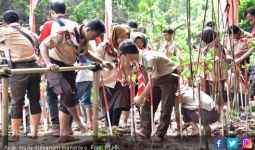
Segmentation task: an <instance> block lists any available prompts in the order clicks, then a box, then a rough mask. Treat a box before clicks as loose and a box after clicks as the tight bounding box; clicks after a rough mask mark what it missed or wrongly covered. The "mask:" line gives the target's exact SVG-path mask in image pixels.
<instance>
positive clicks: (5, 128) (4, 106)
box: [2, 77, 9, 149]
mask: <svg viewBox="0 0 255 150" xmlns="http://www.w3.org/2000/svg"><path fill="white" fill-rule="evenodd" d="M8 82H9V79H8V78H5V77H4V78H2V94H3V96H2V97H3V101H2V115H3V117H2V118H3V120H2V149H5V148H6V147H8V102H9V99H8V98H9V97H8Z"/></svg>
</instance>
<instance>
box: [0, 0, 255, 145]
mask: <svg viewBox="0 0 255 150" xmlns="http://www.w3.org/2000/svg"><path fill="white" fill-rule="evenodd" d="M50 9H51V16H52V19H53V20H52V21H48V22H46V23H45V24H44V26H43V28H42V30H41V35H40V42H41V43H40V47H39V49H40V57H39V58H38V56H36V51H35V49H34V42H35V41H36V39H35V35H34V33H32V32H31V31H30V30H27V29H25V28H23V27H21V26H20V24H19V16H18V14H17V12H15V11H13V10H9V11H6V12H5V13H4V15H3V23H4V25H3V27H1V28H0V46H1V48H2V49H3V50H4V52H5V56H6V57H7V59H8V63H9V67H11V68H12V69H16V68H37V67H39V66H38V62H41V65H44V66H45V67H47V68H48V69H49V72H47V73H45V77H46V79H47V88H46V92H47V104H48V108H49V110H50V116H51V123H52V127H54V128H55V129H56V131H57V132H58V135H59V137H60V139H59V142H70V141H74V140H76V139H75V138H73V137H72V136H70V135H69V134H70V129H71V127H70V117H71V118H73V120H74V121H75V123H76V124H77V126H78V128H79V130H80V131H81V132H86V130H87V129H91V128H93V127H92V108H91V105H92V101H91V96H90V93H91V87H92V80H91V79H88V78H89V74H91V72H86V71H79V72H78V75H77V76H76V72H75V71H68V72H58V69H59V67H67V66H74V65H75V63H76V61H77V60H78V63H79V65H85V64H87V65H88V64H89V63H91V62H96V63H99V64H101V65H102V67H103V68H108V69H103V70H101V71H100V79H98V80H102V81H103V83H104V84H103V85H102V86H100V89H99V94H100V95H99V96H100V101H101V103H102V108H104V107H105V106H106V105H108V107H109V117H110V122H108V124H109V125H112V126H119V123H120V118H121V117H120V116H121V114H123V122H124V123H125V122H127V120H128V117H129V110H130V108H131V106H133V105H135V106H137V107H141V115H140V130H139V131H136V133H135V134H137V135H139V136H141V137H143V138H149V137H150V135H151V132H152V125H151V124H152V123H151V116H153V115H154V114H155V112H156V110H157V108H158V106H159V104H160V103H161V105H160V106H161V108H160V109H161V111H160V118H159V125H158V127H157V130H156V132H155V137H156V139H155V141H158V142H161V141H163V139H164V136H165V135H166V133H167V130H168V128H169V124H170V120H171V114H172V110H173V108H175V115H176V121H177V127H178V128H180V126H181V122H182V120H180V112H182V115H183V119H184V122H187V123H190V125H191V126H192V128H193V129H192V133H191V135H197V134H198V127H197V125H196V123H198V122H199V121H198V120H199V118H200V117H201V115H200V112H199V111H200V104H201V111H202V114H203V115H202V124H203V125H204V126H205V127H206V128H210V127H209V124H211V123H214V122H216V121H217V120H218V119H219V116H220V110H221V109H222V108H221V106H222V104H223V103H224V101H225V102H226V99H227V94H225V93H226V90H225V89H226V88H225V81H226V80H227V79H228V77H229V74H228V67H225V66H228V62H229V60H230V61H232V60H235V63H238V64H239V63H242V62H243V61H244V60H246V59H247V58H248V57H249V56H250V55H251V53H252V52H253V51H254V48H252V47H249V45H248V43H247V39H248V38H249V37H252V35H250V34H248V33H245V32H244V31H242V30H241V29H239V28H238V26H235V25H232V26H230V27H229V29H228V34H229V35H231V36H233V40H230V38H229V39H227V38H226V42H224V43H223V44H222V43H221V41H220V39H219V36H218V34H217V32H215V31H214V28H213V27H207V28H205V29H203V31H202V33H201V34H200V35H199V38H200V39H201V41H203V42H204V47H203V48H202V49H200V50H199V52H200V53H201V56H202V57H207V56H208V55H210V52H211V51H213V60H212V62H213V67H212V68H211V69H209V64H206V63H204V64H203V65H204V67H205V68H206V67H208V68H206V69H208V70H209V71H207V72H205V77H204V80H205V82H204V85H205V87H206V88H205V89H204V92H203V91H202V90H200V89H198V88H195V90H193V89H192V88H191V87H190V85H191V83H189V84H188V86H187V87H186V88H178V87H180V84H181V82H178V81H179V80H180V70H181V67H179V66H176V64H175V63H174V62H173V61H171V57H172V56H178V57H179V58H180V59H181V58H182V51H181V49H180V48H179V46H178V44H176V43H175V42H174V40H173V38H174V32H175V31H174V30H173V29H168V30H164V31H163V36H164V39H165V42H164V43H163V44H162V46H161V47H160V48H159V50H158V51H157V50H153V48H151V47H150V46H148V45H149V37H148V36H147V35H146V34H145V33H142V32H139V31H138V28H137V26H138V25H137V22H135V21H131V22H129V24H128V25H123V24H122V25H115V26H113V27H112V30H111V39H110V40H109V41H108V42H102V43H100V42H99V43H100V44H99V43H97V44H93V43H94V42H95V41H98V37H100V35H101V34H102V33H104V32H105V25H104V23H103V22H102V21H101V20H99V19H93V20H87V21H85V22H84V23H83V24H80V25H79V24H78V23H76V22H74V21H71V20H69V19H67V18H66V17H65V14H66V6H65V4H64V3H63V2H53V3H52V4H51V7H50ZM254 13H255V9H254V8H249V9H247V13H246V14H245V15H246V16H245V17H246V19H247V20H248V21H249V22H250V23H251V24H252V25H254V26H255V21H254V20H255V19H254V18H255V15H254ZM250 18H252V19H250ZM253 32H255V30H254V29H253ZM253 34H254V33H253ZM96 39H97V40H96ZM99 41H100V40H99ZM233 41H234V43H232V42H233ZM225 43H226V44H225ZM93 45H94V46H93ZM96 45H97V46H96ZM232 45H233V47H232ZM232 48H233V49H234V53H233V50H232ZM233 56H234V57H233ZM42 62H43V63H42ZM184 67H186V66H184ZM134 68H136V70H138V71H136V73H137V77H138V78H137V82H138V85H137V90H136V96H135V97H134V99H133V101H132V100H130V99H131V98H132V97H131V96H130V95H131V94H130V75H132V74H130V72H133V69H134ZM233 74H236V72H234V73H233ZM85 76H86V77H85ZM40 77H41V75H40V74H22V75H12V76H11V77H10V89H11V99H12V109H11V123H12V137H11V138H10V139H9V140H10V141H13V142H16V141H18V140H19V126H20V124H21V118H22V107H23V104H24V97H25V95H26V94H27V97H28V99H29V100H30V111H31V122H32V130H31V132H32V134H31V135H32V136H31V137H32V138H37V135H38V126H39V121H40V116H41V107H40V105H39V100H40V86H39V85H40ZM178 85H179V86H178ZM193 91H200V92H201V94H200V95H203V96H201V97H202V98H200V97H198V96H195V97H194V98H193V96H194V94H193ZM92 92H93V91H92ZM200 92H199V93H200ZM195 95H197V94H195ZM209 95H214V96H213V97H212V96H209ZM59 97H60V99H59ZM79 99H82V105H83V106H84V110H85V113H86V116H87V124H85V123H84V122H83V120H81V119H80V116H79V114H78V111H77V109H78V107H79ZM105 99H106V100H107V104H106V103H105V102H104V100H105ZM148 99H151V100H148ZM214 101H216V105H215V104H214ZM58 102H59V104H58ZM200 102H201V103H200ZM152 104H153V105H152ZM179 104H182V109H181V110H182V111H179V110H178V105H179ZM77 106H78V107H77ZM151 109H153V115H151ZM93 119H97V118H93ZM71 120H72V119H71Z"/></svg>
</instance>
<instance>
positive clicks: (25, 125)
mask: <svg viewBox="0 0 255 150" xmlns="http://www.w3.org/2000/svg"><path fill="white" fill-rule="evenodd" d="M22 113H23V115H22V118H23V133H24V135H26V134H27V122H26V109H25V105H24V106H23V107H22Z"/></svg>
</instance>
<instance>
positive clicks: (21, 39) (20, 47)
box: [0, 23, 36, 62]
mask: <svg viewBox="0 0 255 150" xmlns="http://www.w3.org/2000/svg"><path fill="white" fill-rule="evenodd" d="M12 26H14V27H18V28H20V29H21V30H22V31H23V32H25V33H26V34H28V35H29V36H30V37H31V38H32V39H35V34H34V33H33V32H32V31H30V30H28V29H26V28H23V27H21V26H20V24H19V23H12V24H10V25H9V26H8V27H1V28H0V47H1V49H3V50H4V52H5V56H6V57H7V59H8V60H10V58H11V61H12V62H24V61H32V60H36V54H35V50H34V48H33V45H32V43H31V42H30V41H29V40H28V39H27V38H26V37H25V36H24V35H22V34H21V33H20V32H19V31H17V30H15V29H13V28H12Z"/></svg>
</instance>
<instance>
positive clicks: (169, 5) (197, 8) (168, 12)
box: [0, 0, 255, 51]
mask: <svg viewBox="0 0 255 150" xmlns="http://www.w3.org/2000/svg"><path fill="white" fill-rule="evenodd" d="M207 1H208V9H207V11H206V19H205V22H207V21H211V20H214V21H215V22H216V23H217V24H219V22H220V21H218V18H220V15H218V8H219V7H220V5H219V2H220V3H221V4H222V1H221V0H204V1H201V0H190V4H191V5H190V8H191V10H190V11H191V15H190V18H191V37H192V39H191V42H192V43H195V42H197V39H196V35H197V34H198V33H199V32H200V31H201V30H202V28H203V21H204V14H205V9H206V2H207ZM65 2H66V4H67V7H68V10H67V13H68V17H69V18H70V19H72V20H75V21H77V22H79V23H81V22H82V21H83V19H92V18H100V19H103V20H104V9H105V8H104V5H105V3H104V0H93V1H91V0H65ZM187 2H188V1H187V0H112V3H113V6H112V7H113V22H114V23H126V22H127V21H128V20H130V19H133V20H138V21H139V25H140V26H145V27H146V29H147V34H148V35H149V37H150V39H151V41H152V42H153V43H155V47H158V44H160V42H161V41H162V34H161V33H162V30H163V29H164V28H168V27H172V28H176V27H178V26H179V25H182V24H185V25H184V26H182V27H181V28H179V29H178V30H177V31H176V36H175V38H176V39H175V40H176V41H177V42H178V43H179V45H180V46H181V48H182V49H183V50H184V51H187V50H188V46H187V38H188V36H187V35H188V34H187V25H186V24H187V23H186V22H187V21H186V20H187ZM239 2H240V5H239V22H240V26H241V27H242V28H243V29H245V30H246V31H250V29H251V26H250V25H249V24H248V23H247V22H246V21H245V20H244V18H243V15H242V14H243V12H244V10H245V9H246V8H247V7H250V6H255V1H254V0H239ZM49 3H50V0H38V4H37V8H36V12H35V14H36V22H37V31H39V30H38V29H39V26H40V25H42V24H43V23H44V22H45V21H46V20H49V19H50V17H49ZM8 9H15V10H17V11H18V12H19V13H20V15H21V18H22V22H23V23H25V24H28V14H29V0H1V1H0V10H1V12H4V11H5V10H8ZM212 14H214V15H212Z"/></svg>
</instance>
